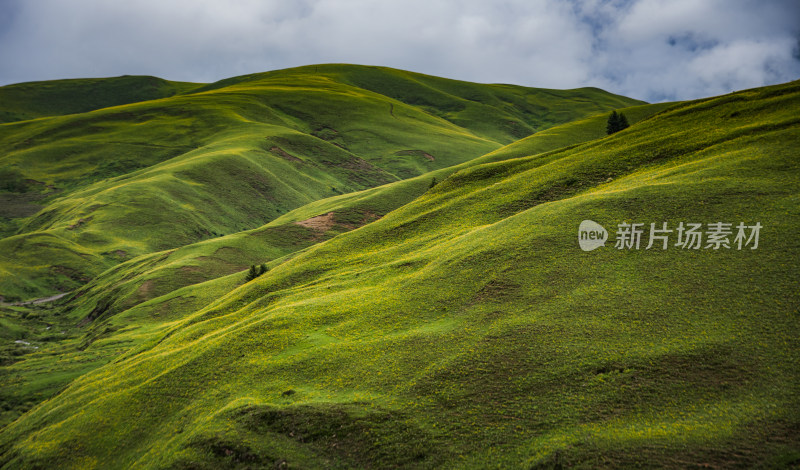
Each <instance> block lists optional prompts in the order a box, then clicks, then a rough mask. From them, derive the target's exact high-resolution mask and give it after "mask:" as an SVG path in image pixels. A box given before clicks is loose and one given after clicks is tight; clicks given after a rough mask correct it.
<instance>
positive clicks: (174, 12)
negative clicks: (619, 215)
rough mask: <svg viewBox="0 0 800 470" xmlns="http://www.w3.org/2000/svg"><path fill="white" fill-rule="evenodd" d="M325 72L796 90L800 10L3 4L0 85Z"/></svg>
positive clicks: (525, 0)
mask: <svg viewBox="0 0 800 470" xmlns="http://www.w3.org/2000/svg"><path fill="white" fill-rule="evenodd" d="M329 62H347V63H358V64H368V65H385V66H389V67H396V68H401V69H406V70H413V71H417V72H423V73H428V74H433V75H439V76H445V77H450V78H458V79H462V80H470V81H477V82H485V83H514V84H519V85H527V86H535V87H547V88H575V87H581V86H597V87H600V88H603V89H606V90H609V91H612V92H615V93H620V94H623V95H627V96H631V97H634V98H639V99H644V100H647V101H651V102H655V101H664V100H676V99H689V98H698V97H703V96H710V95H716V94H721V93H728V92H730V91H733V90H739V89H742V88H750V87H755V86H762V85H767V84H774V83H781V82H786V81H789V80H795V79H798V78H800V1H798V0H519V1H517V0H507V1H506V0H499V1H490V0H460V1H459V0H402V1H395V0H123V1H116V0H0V64H3V65H2V67H0V85H3V84H9V83H17V82H23V81H31V80H49V79H56V78H77V77H105V76H116V75H123V74H131V75H134V74H136V75H156V76H159V77H163V78H167V79H171V80H186V81H195V82H210V81H215V80H219V79H222V78H226V77H230V76H234V75H241V74H245V73H252V72H262V71H267V70H274V69H280V68H287V67H294V66H299V65H308V64H315V63H329Z"/></svg>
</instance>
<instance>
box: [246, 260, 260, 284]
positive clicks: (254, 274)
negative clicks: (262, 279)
mask: <svg viewBox="0 0 800 470" xmlns="http://www.w3.org/2000/svg"><path fill="white" fill-rule="evenodd" d="M257 277H258V273H257V272H256V265H255V264H251V265H250V271H249V272H248V273H247V277H246V278H245V282H250V281H252V280H253V279H255V278H257Z"/></svg>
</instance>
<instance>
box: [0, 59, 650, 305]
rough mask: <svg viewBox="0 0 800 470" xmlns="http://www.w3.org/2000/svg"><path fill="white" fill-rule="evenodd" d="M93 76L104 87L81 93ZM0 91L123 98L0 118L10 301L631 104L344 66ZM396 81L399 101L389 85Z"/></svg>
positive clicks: (3, 284) (1, 216)
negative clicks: (204, 80)
mask: <svg viewBox="0 0 800 470" xmlns="http://www.w3.org/2000/svg"><path fill="white" fill-rule="evenodd" d="M124 86H129V88H130V89H129V91H127V92H126V93H120V94H118V96H117V94H115V90H117V89H118V88H120V87H124ZM127 89H128V88H126V90H127ZM373 89H374V90H375V91H373ZM76 90H77V91H76ZM93 90H101V91H102V90H105V91H103V92H102V93H100V92H98V94H97V96H96V97H95V98H94V99H93V100H89V102H85V101H86V100H84V95H85V94H86V93H89V94H90V95H92V96H95V95H94V94H93V93H94V91H93ZM2 94H5V95H4V96H8V97H10V101H9V102H10V103H12V104H13V106H12V108H11V109H12V110H13V109H23V108H24V109H27V110H39V111H37V112H39V113H40V114H42V113H45V112H46V111H48V110H49V112H50V113H52V114H57V113H62V114H63V113H64V112H67V111H75V110H76V109H81V106H85V107H87V109H92V108H94V107H97V106H100V105H101V104H113V99H112V98H113V97H117V98H118V99H119V100H121V101H131V103H129V104H122V105H119V106H111V107H105V108H102V109H95V110H93V111H88V112H83V113H79V114H68V115H59V116H51V117H43V118H40V119H32V120H25V121H20V122H12V123H6V124H0V146H2V148H4V149H5V150H6V151H5V153H4V154H3V155H2V156H0V165H1V166H0V168H2V169H0V202H2V205H1V206H0V207H2V210H0V235H2V236H4V238H2V239H0V296H2V297H4V298H6V299H7V300H19V299H30V298H35V297H41V296H45V295H50V294H54V293H57V292H59V291H68V290H72V289H74V288H76V287H78V286H80V285H82V284H84V283H86V282H87V281H88V280H89V279H92V278H94V277H95V276H97V275H98V274H99V273H101V272H103V271H104V270H105V269H107V268H110V267H111V266H113V265H115V264H117V263H119V262H120V261H123V260H129V259H132V258H134V257H136V256H140V255H144V254H148V253H153V252H157V251H163V250H168V249H174V248H177V247H180V246H183V245H186V244H190V243H194V242H199V241H202V240H205V239H209V238H213V237H218V236H221V235H228V234H231V233H236V232H240V231H243V230H248V229H254V228H257V227H259V226H261V225H263V224H265V223H268V222H269V221H271V220H273V219H275V218H277V217H279V216H281V215H283V214H285V213H286V212H287V211H289V210H292V209H295V208H298V207H300V206H303V205H305V204H308V203H310V202H313V201H316V200H320V199H324V198H327V197H330V196H334V195H337V194H342V193H349V192H353V191H358V190H363V189H366V188H371V187H375V186H379V185H382V184H385V183H388V182H392V181H397V180H400V179H406V178H410V177H414V176H418V175H421V174H424V173H427V172H429V171H432V170H437V169H441V168H446V167H451V166H453V165H457V164H460V163H463V162H466V161H469V160H471V159H473V158H476V157H478V156H481V155H483V154H485V153H487V152H489V151H491V150H495V149H498V148H500V147H502V146H503V145H506V144H508V143H511V142H512V141H514V140H517V139H518V138H519V137H521V136H525V135H529V134H531V133H533V132H535V131H538V130H542V129H546V128H548V127H551V126H553V125H555V124H558V123H565V122H570V121H573V120H576V119H579V118H584V117H587V116H589V115H594V114H597V113H599V112H602V111H607V110H609V109H612V108H620V107H624V106H630V105H634V104H639V102H637V101H635V100H631V99H627V98H623V97H619V96H616V95H612V94H610V93H606V92H603V91H601V90H595V89H580V90H572V91H553V90H541V89H532V88H523V87H512V86H506V85H479V84H471V83H466V82H458V81H454V80H445V79H438V78H434V77H428V76H424V75H420V74H413V73H410V72H402V71H398V70H393V69H387V68H375V67H361V66H347V65H326V66H317V67H304V68H299V69H288V70H282V71H276V72H269V73H263V74H255V75H249V76H244V77H237V78H233V79H229V80H223V81H222V82H219V83H216V84H212V85H206V86H200V85H191V86H190V85H189V84H175V83H171V82H164V81H160V80H158V79H150V78H146V77H145V78H142V77H123V78H119V79H107V80H86V81H80V80H77V81H76V80H69V81H58V82H54V83H50V82H44V83H32V84H22V85H12V86H9V87H2V88H0V95H2ZM400 95H402V96H403V97H404V99H405V101H400V100H397V99H395V98H394V97H393V96H400ZM54 96H55V97H58V99H54V98H53V97H54ZM69 96H74V102H69V101H68V98H67V97H69ZM14 103H18V104H14ZM48 107H49V108H48ZM45 108H47V109H45ZM31 112H33V111H31Z"/></svg>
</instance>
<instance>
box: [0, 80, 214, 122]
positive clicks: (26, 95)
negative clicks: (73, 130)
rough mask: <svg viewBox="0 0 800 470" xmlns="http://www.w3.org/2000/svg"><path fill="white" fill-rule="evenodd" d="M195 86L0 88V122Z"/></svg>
mask: <svg viewBox="0 0 800 470" xmlns="http://www.w3.org/2000/svg"><path fill="white" fill-rule="evenodd" d="M197 86H199V85H197V84H194V83H185V82H171V81H168V80H163V79H161V78H157V77H146V76H123V77H115V78H94V79H91V78H90V79H72V80H50V81H45V82H27V83H19V84H15V85H7V86H3V87H0V103H2V105H0V123H3V122H14V121H25V120H28V119H35V118H40V117H45V116H60V115H64V114H77V113H85V112H88V111H93V110H95V109H101V108H108V107H110V106H119V105H123V104H130V103H136V102H139V101H149V100H156V99H159V98H166V97H169V96H173V95H175V94H179V93H183V92H187V91H190V90H191V89H192V88H195V87H197Z"/></svg>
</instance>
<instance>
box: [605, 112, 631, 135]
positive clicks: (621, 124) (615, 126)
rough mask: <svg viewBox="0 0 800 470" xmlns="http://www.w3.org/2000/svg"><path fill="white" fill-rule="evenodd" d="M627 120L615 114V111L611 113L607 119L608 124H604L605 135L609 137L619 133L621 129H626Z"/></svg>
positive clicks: (620, 114) (619, 114)
mask: <svg viewBox="0 0 800 470" xmlns="http://www.w3.org/2000/svg"><path fill="white" fill-rule="evenodd" d="M628 126H629V124H628V118H626V117H625V115H624V114H622V113H617V111H616V110H614V111H611V115H610V116H609V117H608V123H607V124H606V133H607V134H608V135H611V134H613V133H615V132H619V131H621V130H622V129H625V128H626V127H628Z"/></svg>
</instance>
